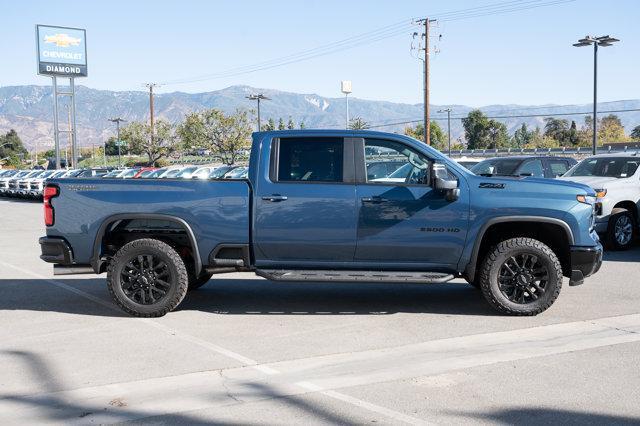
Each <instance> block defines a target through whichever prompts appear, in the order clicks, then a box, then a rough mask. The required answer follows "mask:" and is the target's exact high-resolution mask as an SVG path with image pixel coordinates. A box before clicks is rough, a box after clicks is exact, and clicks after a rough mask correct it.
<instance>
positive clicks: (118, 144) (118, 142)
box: [109, 110, 153, 167]
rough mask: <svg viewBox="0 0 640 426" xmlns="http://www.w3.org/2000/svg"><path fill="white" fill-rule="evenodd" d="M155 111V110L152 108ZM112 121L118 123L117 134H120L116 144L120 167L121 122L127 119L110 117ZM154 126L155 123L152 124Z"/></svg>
mask: <svg viewBox="0 0 640 426" xmlns="http://www.w3.org/2000/svg"><path fill="white" fill-rule="evenodd" d="M152 111H153V110H152ZM109 121H110V122H112V123H116V134H117V135H118V139H117V140H116V146H117V147H118V167H120V166H121V161H120V144H121V141H120V123H121V122H123V121H127V120H125V119H124V118H120V117H116V118H110V119H109ZM152 127H153V125H152Z"/></svg>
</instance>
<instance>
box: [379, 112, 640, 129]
mask: <svg viewBox="0 0 640 426" xmlns="http://www.w3.org/2000/svg"><path fill="white" fill-rule="evenodd" d="M637 111H640V108H629V109H612V110H608V111H600V112H599V114H613V113H621V112H637ZM591 114H592V112H591V111H587V112H563V113H551V114H521V115H493V116H487V118H491V119H506V118H532V117H562V116H566V115H591ZM464 118H467V116H458V117H451V119H452V120H462V119H464ZM444 120H447V117H446V116H443V117H432V118H431V121H444ZM421 122H422V119H417V120H407V121H397V122H394V123H385V124H374V125H370V126H368V128H369V129H375V128H379V127H389V126H399V125H401V124H413V123H421Z"/></svg>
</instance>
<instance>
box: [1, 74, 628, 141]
mask: <svg viewBox="0 0 640 426" xmlns="http://www.w3.org/2000/svg"><path fill="white" fill-rule="evenodd" d="M252 93H262V94H264V95H265V96H267V97H269V98H270V100H265V101H262V102H261V116H262V122H263V123H265V122H266V120H267V119H269V118H273V119H274V120H276V121H277V120H278V118H280V117H281V118H283V119H284V120H285V122H286V121H287V120H288V119H289V117H291V118H292V119H293V120H294V122H295V123H296V125H298V124H299V123H300V122H304V124H305V127H306V128H343V127H344V125H345V112H346V111H345V99H344V98H328V97H324V96H320V95H316V94H299V93H291V92H283V91H279V90H272V89H258V88H253V87H249V86H231V87H227V88H225V89H221V90H216V91H212V92H205V93H184V92H172V93H161V94H156V95H155V97H154V106H155V114H156V117H158V118H163V119H166V120H169V121H171V122H179V121H180V120H182V119H183V117H184V116H185V115H186V114H188V113H190V112H192V111H197V110H202V109H205V108H219V109H221V110H223V111H225V112H232V111H234V110H236V109H237V108H246V109H255V106H256V105H255V101H250V100H248V99H246V96H248V95H249V94H252ZM76 97H77V99H76V117H77V124H76V125H77V130H78V142H79V143H80V145H81V146H91V145H94V144H95V145H99V144H102V143H103V142H104V141H105V140H106V139H107V138H109V137H110V136H113V135H114V134H115V128H114V127H115V126H114V125H113V123H111V122H109V121H108V119H109V118H112V117H122V118H124V119H125V120H127V121H134V120H148V119H149V94H148V93H147V92H143V91H120V92H116V91H110V90H97V89H91V88H88V87H85V86H77V87H76ZM445 108H451V110H452V113H451V117H452V120H451V135H452V139H454V140H455V139H458V138H463V137H464V131H463V128H462V123H461V120H460V119H459V118H460V117H463V116H466V115H467V113H468V112H469V111H471V110H472V109H474V108H473V107H470V106H466V105H431V111H432V119H437V120H438V122H439V124H440V125H441V126H442V127H443V129H445V131H446V125H447V122H446V114H445V113H438V112H437V111H439V110H442V109H445ZM598 108H599V111H610V110H614V111H620V110H632V111H627V112H620V113H618V116H619V117H620V119H621V120H622V123H623V125H624V126H625V130H626V131H627V133H628V132H630V131H631V129H632V128H633V127H635V126H637V125H640V99H635V100H622V101H614V102H603V103H600V104H599V105H598ZM479 109H481V110H483V111H484V112H485V113H487V115H489V116H490V117H504V116H514V115H518V116H521V117H511V118H497V119H499V120H500V121H502V122H504V123H505V124H506V125H507V127H508V129H509V131H510V132H511V133H513V131H514V130H515V129H516V128H517V127H519V126H520V125H521V124H522V123H523V122H524V123H526V124H527V125H528V126H530V127H533V128H535V127H536V126H540V127H543V126H544V121H543V120H544V117H545V116H548V115H549V114H554V115H557V116H559V117H560V118H567V119H569V120H576V123H577V124H578V126H580V125H581V124H582V123H583V121H584V115H563V114H571V113H575V112H589V111H590V110H591V109H592V106H591V105H590V104H586V105H552V104H549V105H515V104H509V105H486V106H482V107H480V108H479ZM67 111H68V110H67V108H66V106H65V103H64V101H61V107H60V127H61V129H66V128H67V118H68V115H67ZM349 113H350V116H351V117H360V118H362V119H363V120H365V121H366V122H367V123H369V124H370V125H371V126H374V128H375V129H376V130H384V131H390V132H401V131H403V129H404V128H405V127H406V126H408V125H415V123H413V124H392V125H389V126H385V127H376V126H378V125H381V124H386V123H402V122H405V121H411V120H420V119H421V117H422V104H405V103H394V102H387V101H373V100H365V99H358V98H349ZM9 129H15V130H16V131H17V132H18V134H19V135H20V137H21V138H22V140H23V142H24V143H25V145H26V146H27V147H28V148H29V149H33V148H35V147H37V149H45V148H48V147H51V146H53V96H52V88H51V87H50V86H35V85H28V86H26V85H25V86H4V87H0V131H2V132H6V131H8V130H9ZM61 140H62V143H65V136H64V135H62V136H61Z"/></svg>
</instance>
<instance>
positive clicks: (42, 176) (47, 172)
mask: <svg viewBox="0 0 640 426" xmlns="http://www.w3.org/2000/svg"><path fill="white" fill-rule="evenodd" d="M57 172H58V171H57V170H47V171H46V172H44V173H42V174H41V175H40V176H38V177H39V178H48V177H50V176H52V175H53V174H54V173H57Z"/></svg>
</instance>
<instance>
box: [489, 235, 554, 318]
mask: <svg viewBox="0 0 640 426" xmlns="http://www.w3.org/2000/svg"><path fill="white" fill-rule="evenodd" d="M480 288H481V290H482V294H483V295H484V297H485V299H486V300H487V302H489V304H490V305H491V306H493V307H494V308H495V309H497V310H498V311H500V312H502V313H505V314H508V315H537V314H539V313H540V312H543V311H545V310H547V308H549V307H550V306H551V305H553V302H555V300H556V299H557V298H558V295H559V294H560V289H561V288H562V267H561V266H560V261H559V260H558V257H557V256H556V255H555V253H554V252H553V251H552V250H551V249H550V248H549V247H548V246H547V245H545V244H543V243H542V242H540V241H538V240H534V239H532V238H511V239H509V240H505V241H502V242H501V243H499V244H498V245H496V246H495V247H493V248H492V249H491V251H490V252H489V253H488V254H487V256H486V257H485V259H484V262H483V264H482V266H481V269H480Z"/></svg>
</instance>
